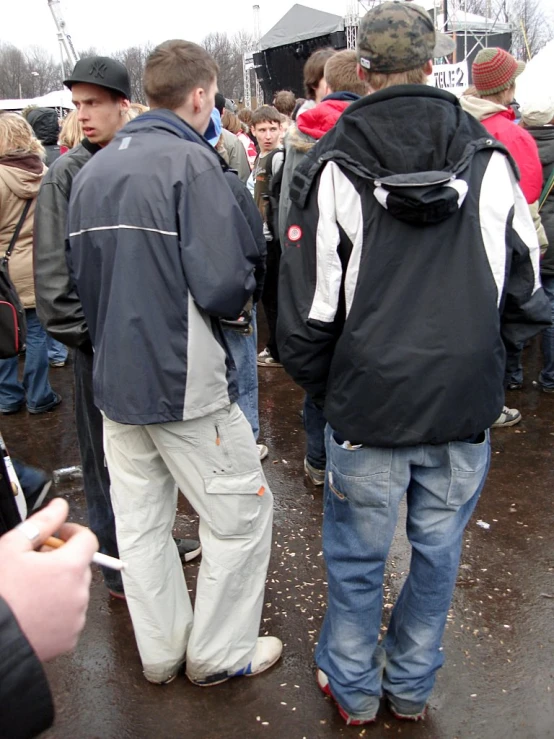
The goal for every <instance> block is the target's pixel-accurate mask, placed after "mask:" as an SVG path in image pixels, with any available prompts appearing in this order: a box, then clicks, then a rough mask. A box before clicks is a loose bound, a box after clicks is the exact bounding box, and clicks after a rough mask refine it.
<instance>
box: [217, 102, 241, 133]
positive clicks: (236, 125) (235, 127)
mask: <svg viewBox="0 0 554 739" xmlns="http://www.w3.org/2000/svg"><path fill="white" fill-rule="evenodd" d="M221 125H222V126H223V128H225V129H227V131H230V132H231V133H234V134H235V135H236V134H237V133H240V132H241V131H244V129H243V127H242V121H241V120H240V118H239V117H238V116H237V115H235V114H234V113H231V111H230V110H227V108H224V109H223V115H222V116H221Z"/></svg>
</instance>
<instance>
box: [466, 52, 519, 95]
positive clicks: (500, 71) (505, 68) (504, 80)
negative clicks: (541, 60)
mask: <svg viewBox="0 0 554 739" xmlns="http://www.w3.org/2000/svg"><path fill="white" fill-rule="evenodd" d="M524 69H525V62H518V61H517V60H516V59H514V57H513V56H512V55H511V54H508V52H507V51H504V49H498V48H496V47H492V48H490V49H481V51H480V52H479V53H478V54H477V56H476V57H475V61H474V62H473V66H472V68H471V71H472V75H473V84H474V85H475V87H476V88H477V92H478V94H479V96H480V97H484V96H487V95H496V93H497V92H502V91H503V90H507V89H508V88H509V87H511V86H512V85H513V83H514V80H515V78H516V77H517V76H518V75H520V74H521V73H522V72H523V70H524Z"/></svg>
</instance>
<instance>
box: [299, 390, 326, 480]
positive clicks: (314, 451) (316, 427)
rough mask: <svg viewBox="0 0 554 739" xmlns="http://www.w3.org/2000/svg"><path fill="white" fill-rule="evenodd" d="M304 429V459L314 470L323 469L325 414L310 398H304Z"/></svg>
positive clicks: (324, 457) (307, 396)
mask: <svg viewBox="0 0 554 739" xmlns="http://www.w3.org/2000/svg"><path fill="white" fill-rule="evenodd" d="M303 419H304V430H305V432H306V459H307V460H308V462H309V463H310V464H311V465H312V467H315V468H316V470H324V469H325V463H326V460H327V455H326V453H325V424H326V421H325V416H324V415H323V411H322V410H321V409H319V408H318V407H317V406H316V405H315V404H314V402H313V400H312V399H311V398H310V396H309V395H306V397H305V399H304V415H303Z"/></svg>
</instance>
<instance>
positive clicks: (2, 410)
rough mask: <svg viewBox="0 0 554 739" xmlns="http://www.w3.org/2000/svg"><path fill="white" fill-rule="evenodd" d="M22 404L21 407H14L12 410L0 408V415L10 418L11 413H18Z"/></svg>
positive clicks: (21, 406)
mask: <svg viewBox="0 0 554 739" xmlns="http://www.w3.org/2000/svg"><path fill="white" fill-rule="evenodd" d="M23 405H24V404H23V403H22V404H21V405H18V406H15V407H13V408H0V413H1V414H2V415H3V416H11V415H12V414H13V413H19V411H20V410H21V409H22V408H23Z"/></svg>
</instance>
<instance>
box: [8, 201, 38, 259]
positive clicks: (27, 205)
mask: <svg viewBox="0 0 554 739" xmlns="http://www.w3.org/2000/svg"><path fill="white" fill-rule="evenodd" d="M32 204H33V199H32V198H30V199H29V200H27V202H26V203H25V207H24V208H23V213H22V214H21V217H20V218H19V221H18V222H17V226H16V227H15V231H14V232H13V236H12V238H11V241H10V245H9V246H8V248H7V249H6V253H5V254H4V259H5V260H6V261H7V260H8V259H9V258H10V256H11V253H12V251H13V248H14V246H15V245H16V243H17V239H18V238H19V233H20V231H21V228H22V226H23V224H24V223H25V219H26V218H27V214H28V213H29V210H30V208H31V205H32Z"/></svg>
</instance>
